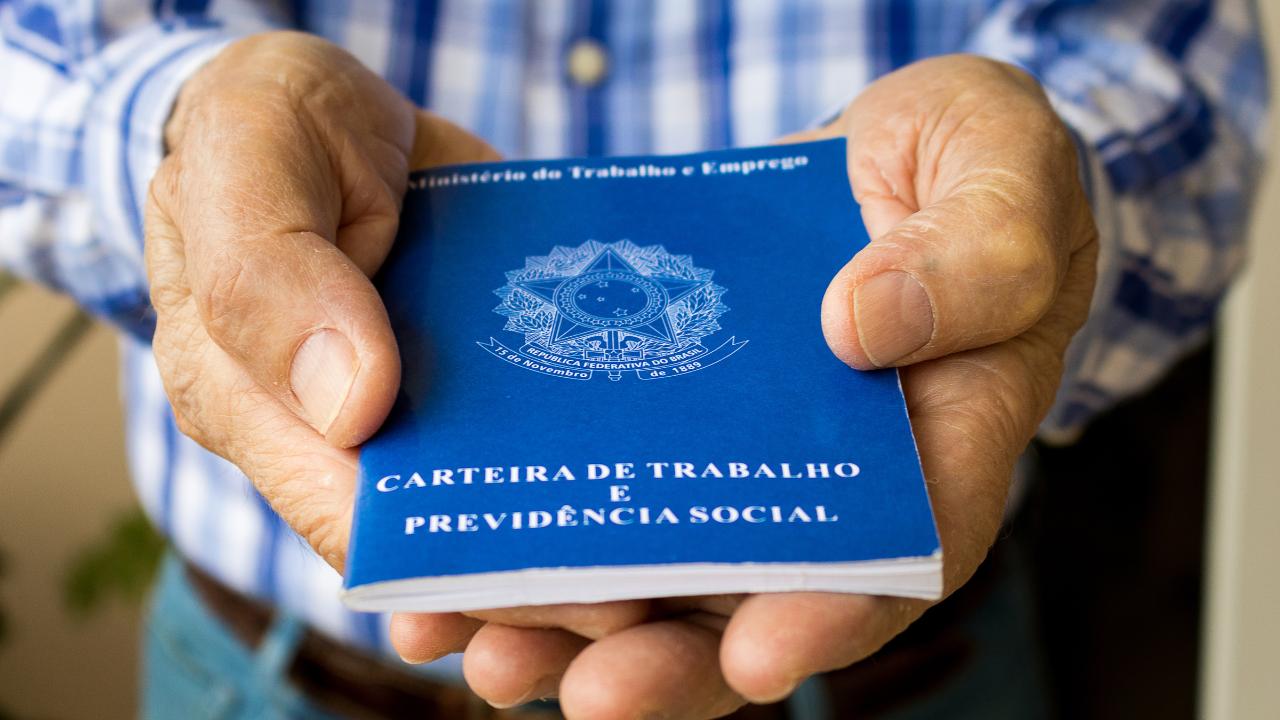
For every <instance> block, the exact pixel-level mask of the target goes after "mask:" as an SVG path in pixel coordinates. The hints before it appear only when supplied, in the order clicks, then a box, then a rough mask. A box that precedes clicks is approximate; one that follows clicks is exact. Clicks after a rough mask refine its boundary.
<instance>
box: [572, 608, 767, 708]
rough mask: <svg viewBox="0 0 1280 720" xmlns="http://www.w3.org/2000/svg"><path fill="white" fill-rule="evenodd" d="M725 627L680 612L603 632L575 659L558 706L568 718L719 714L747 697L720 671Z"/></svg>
mask: <svg viewBox="0 0 1280 720" xmlns="http://www.w3.org/2000/svg"><path fill="white" fill-rule="evenodd" d="M719 645H720V634H719V632H717V631H716V630H714V629H712V628H708V627H705V626H703V625H701V624H697V623H692V622H685V621H682V620H664V621H660V622H652V623H645V624H643V625H637V626H635V627H633V628H629V629H627V630H623V631H622V632H619V633H617V634H614V635H610V636H609V637H606V638H604V639H602V640H597V641H595V642H594V643H592V644H591V645H589V646H587V648H586V649H584V650H583V651H582V652H581V653H580V654H579V655H578V657H577V658H575V659H574V661H573V662H572V663H571V664H570V665H569V669H568V670H567V671H566V672H565V674H564V678H563V680H561V682H560V707H561V709H562V710H563V711H564V714H565V717H566V718H569V719H570V720H577V719H578V718H590V719H591V720H612V719H613V718H642V717H663V718H673V719H675V718H714V717H720V716H722V715H726V714H728V713H730V712H733V710H735V709H736V708H738V707H741V706H742V704H743V700H742V698H741V697H740V696H739V695H738V694H737V693H735V692H734V691H733V690H732V689H731V688H730V687H729V686H728V685H727V684H725V680H724V677H723V676H722V675H721V674H720V662H719V657H718V652H719Z"/></svg>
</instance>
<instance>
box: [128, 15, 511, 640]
mask: <svg viewBox="0 0 1280 720" xmlns="http://www.w3.org/2000/svg"><path fill="white" fill-rule="evenodd" d="M165 135H166V141H167V144H168V149H169V153H168V156H167V157H166V158H165V160H164V162H163V164H162V165H161V167H160V169H159V171H158V172H157V174H156V176H155V178H154V180H153V181H152V184H151V193H150V197H149V201H148V205H147V212H146V260H147V271H148V274H149V276H150V281H151V298H152V303H153V305H154V306H155V309H156V314H157V317H158V324H157V327H156V333H155V338H154V351H155V357H156V363H157V365H158V366H159V369H160V374H161V377H162V378H163V380H164V386H165V391H166V392H167V394H168V396H169V399H170V401H171V402H172V404H173V408H174V414H175V416H176V418H177V422H178V427H179V428H180V429H181V430H182V432H184V433H186V434H187V435H189V436H191V437H192V438H194V439H196V441H198V442H199V443H200V444H202V445H204V446H205V447H206V448H209V449H210V450H212V451H213V452H215V453H217V454H218V455H221V456H223V457H225V458H227V459H229V460H231V461H232V462H234V463H235V464H236V465H238V466H239V467H240V469H241V470H243V471H244V473H245V474H246V475H247V476H248V477H249V478H250V479H251V480H252V481H253V483H254V485H255V486H256V487H257V488H258V490H259V491H260V492H261V493H262V495H263V496H264V497H265V498H266V499H267V501H268V502H270V504H271V506H272V507H273V508H274V509H275V510H276V511H277V512H278V513H280V515H281V516H282V517H283V518H284V519H285V520H286V521H287V522H288V523H289V525H290V526H291V527H293V529H294V530H296V531H297V532H298V533H299V534H300V535H301V536H302V537H303V538H305V539H306V540H307V541H308V542H309V543H310V544H311V546H312V547H313V548H315V550H316V552H318V553H319V554H320V556H321V557H323V558H324V559H325V560H326V561H327V562H328V563H329V564H331V565H332V566H333V567H335V568H337V569H338V570H339V571H341V570H342V567H343V563H344V561H345V555H346V549H347V539H348V533H349V528H350V522H351V510H352V503H353V498H354V490H355V482H356V451H355V450H353V449H352V448H353V447H354V446H356V445H358V444H359V443H361V442H362V441H363V440H365V439H366V438H367V437H368V436H369V435H370V434H372V433H373V432H374V430H376V429H377V428H378V426H379V425H381V424H382V421H383V420H384V419H385V417H386V415H387V413H388V412H389V410H390V408H391V405H392V402H393V400H394V397H395V394H396V392H397V390H398V388H399V383H400V364H399V355H398V352H397V349H396V341H395V338H394V337H393V335H392V332H391V327H390V324H389V322H388V319H387V314H386V311H385V309H384V308H383V304H382V300H381V298H380V297H379V295H378V293H377V292H376V291H375V290H374V287H373V285H372V284H371V283H370V281H369V276H370V275H372V274H373V273H374V272H375V271H376V270H377V269H378V266H379V265H380V264H381V263H382V261H383V259H384V258H385V257H386V255H387V252H388V251H389V250H390V248H391V244H392V242H393V240H394V238H395V233H396V227H397V224H398V222H399V217H400V203H401V198H402V196H403V194H404V192H405V189H406V186H407V182H408V174H409V171H410V170H411V169H416V168H421V167H428V166H432V165H439V164H444V163H450V162H468V161H476V160H493V159H497V153H496V152H494V151H493V150H492V149H491V148H489V147H488V146H487V145H485V144H484V143H483V142H482V141H480V140H479V139H477V138H475V137H473V136H471V135H469V134H468V133H466V132H464V131H463V130H461V129H459V128H457V127H455V126H453V125H451V124H449V123H448V122H446V121H444V120H442V119H440V118H437V117H434V116H432V115H430V114H428V113H424V112H421V111H419V110H417V109H416V108H414V107H413V106H412V105H411V104H410V103H409V102H408V101H407V100H406V99H404V98H403V97H401V96H400V95H399V94H398V93H397V92H396V91H395V90H394V89H392V88H391V86H389V85H387V84H386V83H385V82H384V81H383V80H381V79H380V78H378V77H377V76H376V75H374V74H373V73H372V72H370V71H369V70H367V69H366V68H364V67H363V66H361V65H360V63H359V62H358V61H357V60H356V59H355V58H353V57H351V56H350V55H348V54H347V53H346V52H344V51H342V50H340V49H338V48H337V47H336V46H334V45H332V44H330V43H328V42H326V41H324V40H321V39H319V38H316V37H312V36H308V35H304V34H300V33H269V34H266V35H259V36H255V37H251V38H247V39H245V40H242V41H239V42H237V43H234V44H232V45H230V46H228V47H227V48H226V49H225V50H224V51H222V52H221V53H219V55H218V56H217V57H216V58H214V60H213V61H212V62H210V63H209V64H208V65H207V66H206V67H204V68H203V69H202V70H200V71H199V72H198V73H197V74H196V75H195V76H194V77H192V78H191V79H190V80H189V81H188V82H187V84H186V85H185V86H184V88H183V90H182V92H181V94H180V97H179V99H178V103H177V105H176V107H175V111H174V114H173V116H172V117H171V119H170V121H169V123H168V126H167V127H166V133H165ZM432 619H433V621H434V622H433V624H432V625H431V626H430V627H427V628H424V631H429V632H430V633H431V634H432V637H433V638H435V640H436V641H437V642H443V643H449V642H450V639H449V638H450V637H451V636H454V635H461V636H463V637H467V636H469V635H468V633H469V632H470V631H472V630H474V628H475V627H476V626H477V625H478V623H477V622H476V621H473V620H470V619H467V618H463V617H462V616H460V615H456V614H454V615H440V616H435V617H433V618H432Z"/></svg>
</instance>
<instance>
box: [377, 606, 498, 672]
mask: <svg viewBox="0 0 1280 720" xmlns="http://www.w3.org/2000/svg"><path fill="white" fill-rule="evenodd" d="M483 625H484V623H483V622H481V621H479V620H475V619H473V618H469V617H466V616H464V615H461V614H459V613H396V614H394V615H392V616H391V629H390V636H391V647H393V648H395V651H396V654H398V655H399V656H400V659H401V660H404V661H405V662H407V663H413V664H415V665H416V664H420V663H427V662H431V661H433V660H439V659H440V658H442V657H444V656H445V655H449V654H451V653H458V652H462V651H463V650H465V649H466V648H467V643H468V642H470V641H471V638H472V636H474V635H475V634H476V631H477V630H479V629H480V628H481V626H483Z"/></svg>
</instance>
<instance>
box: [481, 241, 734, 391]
mask: <svg viewBox="0 0 1280 720" xmlns="http://www.w3.org/2000/svg"><path fill="white" fill-rule="evenodd" d="M711 276H712V271H711V270H707V269H705V268H700V267H696V266H694V264H693V259H692V258H690V257H689V256H688V255H672V254H671V253H668V252H667V251H666V249H665V248H664V247H663V246H661V245H647V246H644V247H641V246H638V245H635V244H633V243H632V242H631V241H629V240H620V241H618V242H614V243H600V242H596V241H595V240H588V241H587V242H585V243H583V244H581V245H579V246H578V247H563V246H558V245H557V246H556V247H554V248H552V250H551V253H550V254H549V255H545V256H541V255H539V256H533V257H528V258H525V265H524V267H523V268H522V269H519V270H512V271H511V272H508V273H507V284H506V285H503V286H502V287H500V288H498V289H497V290H494V293H495V294H496V295H497V296H498V297H500V298H502V303H501V304H500V305H498V307H496V308H494V312H496V313H498V314H499V315H504V316H506V318H507V324H506V326H505V327H504V328H503V329H504V330H508V331H510V332H513V333H518V334H520V335H521V336H522V337H523V338H524V342H523V343H521V344H520V345H519V346H518V347H514V348H513V347H508V346H507V345H505V344H503V343H502V342H499V341H498V340H496V339H494V338H489V342H487V343H485V342H481V343H479V345H480V347H482V348H484V349H485V350H487V351H489V352H490V353H492V354H493V355H494V356H496V357H498V358H501V359H502V360H505V361H507V362H510V363H511V364H513V365H519V366H520V367H522V368H525V369H527V370H531V371H533V372H539V373H543V374H546V375H553V376H556V377H563V378H571V379H575V380H589V379H591V378H592V377H593V376H594V375H595V373H597V372H600V373H604V374H605V375H606V376H607V377H608V378H609V379H610V380H614V381H618V380H621V379H622V378H623V376H624V375H631V374H633V373H634V374H635V376H636V377H638V378H640V379H641V380H657V379H660V378H670V377H675V376H678V375H687V374H689V373H692V372H696V371H699V370H705V369H706V368H708V367H710V366H712V365H714V364H716V363H718V362H720V361H721V360H724V359H725V358H727V357H729V356H730V355H732V354H733V353H735V352H737V351H738V350H739V349H741V348H742V347H743V346H744V345H746V344H747V342H746V341H745V340H737V339H736V338H733V337H731V338H729V339H728V340H725V341H724V342H722V343H720V344H719V345H716V346H715V347H711V348H709V347H707V345H704V344H703V343H704V341H705V340H706V338H708V337H709V336H711V335H712V334H714V333H715V332H717V331H718V330H720V323H719V322H718V318H719V317H720V316H721V315H723V314H724V313H725V312H727V311H728V310H729V308H728V306H726V305H725V304H724V303H723V302H721V297H722V296H723V295H724V294H725V288H723V287H720V286H719V285H716V284H715V283H713V282H711Z"/></svg>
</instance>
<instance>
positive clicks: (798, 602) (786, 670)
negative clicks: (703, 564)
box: [720, 593, 929, 703]
mask: <svg viewBox="0 0 1280 720" xmlns="http://www.w3.org/2000/svg"><path fill="white" fill-rule="evenodd" d="M928 605H929V604H928V603H925V602H921V601H911V600H901V599H897V598H885V597H872V596H867V595H838V594H831V593H778V594H766V595H753V596H751V597H749V598H747V599H746V600H745V601H744V602H743V603H742V606H741V607H739V608H738V611H737V612H736V613H734V615H733V617H732V618H731V619H730V620H729V625H728V627H727V628H726V629H725V633H724V640H723V641H722V643H721V646H720V664H721V667H722V668H723V669H724V675H725V678H726V681H727V682H728V684H729V686H730V687H732V688H733V689H734V690H736V691H737V692H738V693H740V694H741V695H742V696H743V697H745V698H747V699H748V700H750V701H752V702H758V703H768V702H776V701H778V700H781V699H782V698H785V697H786V696H788V695H790V694H791V693H792V691H794V690H795V688H796V687H797V686H798V685H799V684H800V683H801V682H803V681H804V680H805V679H806V678H808V677H809V676H810V675H813V674H815V673H819V672H823V671H826V670H834V669H836V668H842V667H845V666H846V665H849V664H851V663H853V662H856V661H858V660H861V659H862V658H865V657H867V656H868V655H870V654H872V653H873V652H875V651H876V650H878V649H879V648H880V647H881V646H882V645H884V643H886V642H888V641H889V640H890V639H891V638H892V637H893V636H895V635H897V634H898V633H899V632H901V631H902V630H903V629H904V628H905V627H906V626H907V625H908V624H909V623H910V622H911V621H912V620H914V619H915V618H916V617H918V616H919V615H920V614H921V613H922V612H924V610H925V608H926V607H928Z"/></svg>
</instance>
